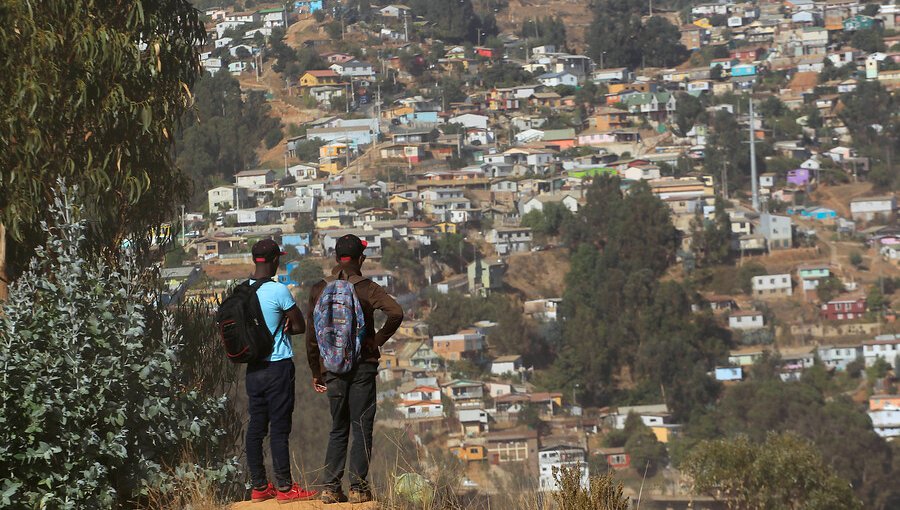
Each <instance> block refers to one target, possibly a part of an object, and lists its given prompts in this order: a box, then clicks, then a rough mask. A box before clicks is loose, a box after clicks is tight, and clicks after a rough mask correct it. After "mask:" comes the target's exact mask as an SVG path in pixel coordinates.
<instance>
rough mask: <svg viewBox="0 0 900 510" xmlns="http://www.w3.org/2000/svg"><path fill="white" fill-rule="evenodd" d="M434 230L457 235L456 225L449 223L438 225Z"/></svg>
mask: <svg viewBox="0 0 900 510" xmlns="http://www.w3.org/2000/svg"><path fill="white" fill-rule="evenodd" d="M434 230H435V232H440V233H442V234H455V233H456V223H450V222H449V221H445V222H442V223H437V224H435V226H434Z"/></svg>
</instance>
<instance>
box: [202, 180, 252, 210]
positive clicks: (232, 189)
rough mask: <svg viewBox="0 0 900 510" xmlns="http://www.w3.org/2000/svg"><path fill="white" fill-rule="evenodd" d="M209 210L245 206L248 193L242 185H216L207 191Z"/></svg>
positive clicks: (247, 201) (247, 200)
mask: <svg viewBox="0 0 900 510" xmlns="http://www.w3.org/2000/svg"><path fill="white" fill-rule="evenodd" d="M207 198H208V203H209V212H211V213H215V212H216V211H221V210H228V209H235V208H241V207H246V206H247V205H248V204H249V201H250V199H249V193H248V190H247V188H245V187H243V186H218V187H215V188H212V189H211V190H209V191H207Z"/></svg>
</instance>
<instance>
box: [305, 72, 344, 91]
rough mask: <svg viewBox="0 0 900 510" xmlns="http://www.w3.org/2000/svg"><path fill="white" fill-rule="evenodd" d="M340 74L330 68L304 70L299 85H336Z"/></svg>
mask: <svg viewBox="0 0 900 510" xmlns="http://www.w3.org/2000/svg"><path fill="white" fill-rule="evenodd" d="M340 81H341V75H339V74H338V73H336V72H334V71H332V70H331V69H325V70H313V71H306V72H305V73H303V76H301V77H300V86H301V87H318V86H320V85H337V84H338V83H340Z"/></svg>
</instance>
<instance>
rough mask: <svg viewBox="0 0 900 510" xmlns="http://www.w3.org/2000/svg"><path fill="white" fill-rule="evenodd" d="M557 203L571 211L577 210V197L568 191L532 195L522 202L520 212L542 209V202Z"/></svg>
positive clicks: (526, 212)
mask: <svg viewBox="0 0 900 510" xmlns="http://www.w3.org/2000/svg"><path fill="white" fill-rule="evenodd" d="M549 203H557V204H562V205H564V206H565V207H566V209H568V210H570V211H572V213H577V212H578V205H579V204H578V199H577V198H575V197H573V196H572V195H569V194H568V193H542V194H540V195H536V196H533V197H531V198H529V199H528V200H527V201H525V203H524V204H522V214H523V215H524V214H528V213H530V212H531V211H543V210H544V204H549Z"/></svg>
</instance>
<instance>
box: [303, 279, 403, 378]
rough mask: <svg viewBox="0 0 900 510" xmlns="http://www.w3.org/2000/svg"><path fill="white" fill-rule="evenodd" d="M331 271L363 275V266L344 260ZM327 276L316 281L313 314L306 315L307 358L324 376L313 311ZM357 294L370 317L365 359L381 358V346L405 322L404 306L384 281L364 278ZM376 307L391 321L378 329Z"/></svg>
mask: <svg viewBox="0 0 900 510" xmlns="http://www.w3.org/2000/svg"><path fill="white" fill-rule="evenodd" d="M331 274H332V275H333V276H336V277H337V278H338V279H341V280H346V279H348V278H349V277H351V276H362V273H361V272H360V269H359V267H358V266H356V265H352V264H340V265H338V266H335V268H334V269H332V271H331ZM325 285H327V284H326V282H325V280H322V281H320V282H319V283H317V284H315V285H313V288H312V289H310V291H309V308H308V310H309V312H308V314H309V316H308V317H307V319H306V323H307V328H306V358H307V361H308V362H309V369H310V370H311V371H312V374H313V377H321V376H322V374H324V373H325V367H324V366H323V365H322V359H321V357H320V356H319V343H318V342H317V341H316V328H315V321H313V317H312V315H313V311H314V310H315V308H316V303H317V302H318V301H319V296H320V295H322V291H323V290H325ZM355 288H356V295H357V297H359V302H360V304H362V309H363V316H364V318H365V321H366V341H365V343H364V344H363V347H362V359H363V360H364V361H372V362H376V363H377V362H378V358H380V357H381V353H380V352H379V350H378V348H379V347H381V346H382V345H384V344H385V342H387V341H388V339H389V338H391V336H392V335H393V334H394V333H395V332H396V331H397V328H399V327H400V323H401V322H403V308H401V307H400V305H399V304H398V303H397V302H396V301H394V298H392V297H391V296H390V295H388V293H387V292H385V291H384V289H383V288H381V285H378V284H377V283H375V282H373V281H372V280H363V281H361V282H359V283H357V284H356V286H355ZM375 310H381V311H382V312H384V313H385V315H387V321H385V323H384V326H383V327H382V328H381V329H380V330H378V331H377V332H376V331H375V319H374V316H375Z"/></svg>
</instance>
